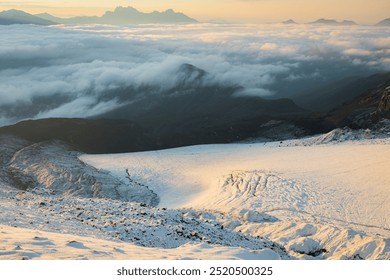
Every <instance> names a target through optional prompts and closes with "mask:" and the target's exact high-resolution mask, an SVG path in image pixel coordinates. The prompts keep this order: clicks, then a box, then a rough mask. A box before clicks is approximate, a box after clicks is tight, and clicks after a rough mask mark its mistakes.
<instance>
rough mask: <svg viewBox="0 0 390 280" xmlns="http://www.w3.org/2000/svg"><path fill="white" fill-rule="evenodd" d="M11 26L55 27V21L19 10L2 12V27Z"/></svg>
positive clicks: (0, 17) (0, 21) (0, 15)
mask: <svg viewBox="0 0 390 280" xmlns="http://www.w3.org/2000/svg"><path fill="white" fill-rule="evenodd" d="M10 24H36V25H53V24H57V23H56V22H55V21H52V20H47V19H42V18H40V17H37V16H33V15H31V14H28V13H26V12H23V11H19V10H8V11H3V12H0V25H10Z"/></svg>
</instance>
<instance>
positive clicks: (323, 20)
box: [310, 18, 356, 25]
mask: <svg viewBox="0 0 390 280" xmlns="http://www.w3.org/2000/svg"><path fill="white" fill-rule="evenodd" d="M310 24H326V25H356V23H355V22H354V21H351V20H343V21H341V22H339V21H337V20H335V19H327V18H320V19H318V20H316V21H314V22H310Z"/></svg>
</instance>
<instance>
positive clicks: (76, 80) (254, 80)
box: [0, 24, 390, 125]
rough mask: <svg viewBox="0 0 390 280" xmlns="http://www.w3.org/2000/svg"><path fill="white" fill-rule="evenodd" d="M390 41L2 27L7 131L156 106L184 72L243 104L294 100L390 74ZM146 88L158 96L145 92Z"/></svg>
mask: <svg viewBox="0 0 390 280" xmlns="http://www.w3.org/2000/svg"><path fill="white" fill-rule="evenodd" d="M389 38H390V30H389V29H386V28H379V27H364V26H351V27H341V26H340V27H339V26H329V27H327V26H308V25H294V26H285V25H279V24H276V25H213V24H197V25H184V26H175V25H165V26H159V25H145V26H129V27H114V26H62V27H41V26H29V25H14V26H0V40H1V42H2V44H1V45H0V122H1V123H0V125H1V124H3V125H4V124H8V123H12V122H15V121H18V120H21V119H24V118H42V117H56V116H58V117H89V116H94V115H98V114H101V113H104V112H107V111H110V110H112V109H115V108H117V107H119V106H121V105H122V104H123V102H131V100H132V98H142V94H145V96H148V98H152V96H151V95H153V94H161V93H163V92H165V91H167V90H169V89H172V88H174V87H175V86H177V84H178V83H180V82H181V81H182V80H183V79H184V78H185V77H183V75H185V73H181V72H180V66H181V65H183V64H192V65H194V66H196V67H198V68H200V69H203V70H205V71H207V72H208V73H209V74H210V75H208V76H207V79H205V80H202V83H206V84H221V85H234V86H239V87H240V88H242V89H241V90H240V92H237V94H236V95H237V96H240V95H255V96H264V97H270V96H272V97H278V96H291V95H293V94H295V93H298V92H300V91H302V90H305V89H308V88H310V87H313V86H315V85H320V84H324V83H327V82H329V81H332V80H336V79H341V78H343V77H347V76H351V75H369V74H372V73H375V72H380V71H389V70H390V41H389ZM195 78H196V77H195ZM195 78H193V79H195ZM188 79H191V77H189V78H188ZM145 88H150V89H153V90H150V91H148V92H146V91H145V92H142V91H141V93H140V92H137V89H145ZM126 89H132V90H128V91H126ZM124 92H125V94H124ZM140 94H141V96H140Z"/></svg>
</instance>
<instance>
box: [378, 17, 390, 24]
mask: <svg viewBox="0 0 390 280" xmlns="http://www.w3.org/2000/svg"><path fill="white" fill-rule="evenodd" d="M376 25H377V26H390V18H386V19H384V20H382V21H380V22H378V23H377V24H376Z"/></svg>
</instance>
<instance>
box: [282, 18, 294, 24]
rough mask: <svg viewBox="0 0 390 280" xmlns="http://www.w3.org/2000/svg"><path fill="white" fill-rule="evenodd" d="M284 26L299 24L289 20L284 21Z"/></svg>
mask: <svg viewBox="0 0 390 280" xmlns="http://www.w3.org/2000/svg"><path fill="white" fill-rule="evenodd" d="M283 24H297V23H296V22H295V21H294V20H292V19H289V20H286V21H283Z"/></svg>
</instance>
